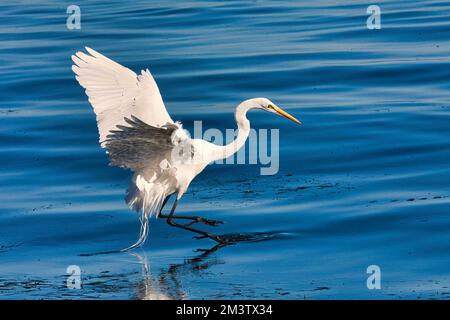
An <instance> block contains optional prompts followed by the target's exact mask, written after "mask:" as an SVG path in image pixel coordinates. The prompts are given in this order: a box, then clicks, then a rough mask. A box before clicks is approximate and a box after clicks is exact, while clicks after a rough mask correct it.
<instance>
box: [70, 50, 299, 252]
mask: <svg viewBox="0 0 450 320" xmlns="http://www.w3.org/2000/svg"><path fill="white" fill-rule="evenodd" d="M86 50H87V52H88V54H86V53H84V52H77V53H76V54H75V55H73V56H72V60H73V62H74V63H75V64H74V65H73V66H72V70H73V72H74V73H75V74H76V79H77V80H78V82H79V83H80V85H81V86H82V87H83V88H85V89H86V94H87V96H88V97H89V102H90V103H91V105H92V107H93V109H94V112H95V114H96V118H97V126H98V131H99V142H100V145H101V146H102V147H103V148H106V150H107V153H108V154H109V157H110V159H111V164H112V165H116V166H120V167H124V168H128V169H130V170H132V171H133V172H134V175H133V178H132V180H131V182H130V185H129V187H128V190H127V195H126V202H127V204H128V205H129V207H130V208H132V209H134V210H136V211H138V212H140V213H141V218H140V219H141V233H140V238H139V240H138V242H137V243H135V244H134V245H132V246H131V247H129V248H127V249H131V248H135V247H137V246H140V245H141V244H143V243H144V241H145V239H146V237H147V234H148V219H149V217H151V216H161V210H162V207H163V205H164V203H165V201H166V200H167V199H168V197H169V196H170V195H171V194H174V193H176V195H177V197H176V201H175V204H174V206H173V208H172V210H171V213H170V215H169V216H168V223H169V224H170V225H172V226H176V227H181V228H183V229H187V230H190V231H193V232H197V233H199V234H201V235H203V236H204V237H209V238H211V239H213V240H216V241H219V242H222V241H223V239H222V238H221V237H218V236H215V235H212V234H209V233H207V232H204V231H201V230H197V229H193V228H192V227H190V225H191V224H192V223H191V224H188V225H181V224H178V223H175V222H173V219H174V218H180V219H192V220H194V222H203V223H206V224H210V225H214V223H213V222H212V220H207V219H203V218H200V217H197V216H194V217H183V216H175V215H174V211H175V207H176V204H177V202H178V200H179V199H180V198H181V196H182V195H183V194H184V192H185V191H186V190H187V188H188V186H189V184H190V182H191V181H192V179H194V178H195V176H196V175H198V174H199V173H200V172H201V171H202V170H203V169H204V168H205V167H206V166H207V165H208V164H209V163H210V162H212V161H215V160H218V159H222V158H226V157H228V156H230V155H232V154H233V153H235V152H237V151H238V150H239V149H240V148H241V147H242V146H243V145H244V144H245V141H246V139H247V137H248V134H249V132H250V123H249V121H248V119H247V118H246V113H247V111H248V110H250V109H253V108H258V109H263V110H266V111H268V112H272V113H278V114H280V115H283V116H285V117H287V118H289V119H291V120H293V121H295V122H297V123H300V122H299V121H298V120H297V119H295V118H294V117H292V116H291V115H289V114H288V113H286V112H285V111H283V110H282V109H281V108H279V107H277V106H276V105H275V104H274V103H273V102H271V101H270V100H268V99H266V98H255V99H250V100H246V101H244V102H242V103H241V104H240V105H239V106H238V107H237V108H236V112H235V118H236V122H237V125H238V136H237V138H236V140H235V141H233V142H232V143H230V144H228V145H226V146H217V145H214V144H211V143H209V142H207V141H204V140H202V139H191V138H190V137H189V134H188V133H187V132H186V131H185V130H184V129H183V128H182V126H181V124H180V123H179V122H174V121H173V120H172V119H171V117H170V116H169V114H168V113H167V110H166V108H165V106H164V103H163V100H162V98H161V94H160V92H159V89H158V86H157V84H156V82H155V80H154V79H153V77H152V75H151V74H150V71H149V70H148V69H147V70H146V71H141V74H140V75H137V74H136V73H134V72H133V71H131V70H130V69H128V68H125V67H123V66H121V65H120V64H118V63H116V62H114V61H112V60H111V59H109V58H107V57H105V56H104V55H102V54H100V53H98V52H97V51H95V50H93V49H90V48H86Z"/></svg>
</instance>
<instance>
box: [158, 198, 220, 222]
mask: <svg viewBox="0 0 450 320" xmlns="http://www.w3.org/2000/svg"><path fill="white" fill-rule="evenodd" d="M169 198H170V195H169V196H167V197H166V198H165V199H164V202H163V204H162V206H161V210H160V211H159V214H158V217H159V218H166V219H168V218H169V215H168V214H164V213H162V209H163V208H164V206H165V205H166V203H167V201H168V200H169ZM172 218H173V219H187V220H192V222H190V223H188V224H186V226H188V227H189V226H191V225H193V224H194V223H198V222H200V223H204V224H207V225H209V226H214V227H216V226H218V225H219V224H222V223H223V221H220V220H213V219H205V218H202V217H199V216H178V215H172Z"/></svg>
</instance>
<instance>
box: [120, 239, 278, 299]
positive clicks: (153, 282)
mask: <svg viewBox="0 0 450 320" xmlns="http://www.w3.org/2000/svg"><path fill="white" fill-rule="evenodd" d="M276 235H277V234H276V233H274V232H256V233H247V234H244V233H239V234H228V235H223V236H222V237H223V238H225V239H226V240H228V241H229V242H228V243H226V244H224V243H218V244H216V245H215V246H213V247H211V248H209V249H196V250H194V252H201V253H200V254H198V255H197V256H194V257H192V258H189V259H185V260H184V261H183V262H182V263H177V264H171V265H170V266H169V267H168V268H167V269H163V270H161V272H160V273H159V274H158V276H156V277H154V276H153V275H152V274H151V272H150V263H149V260H148V258H147V255H146V254H145V253H143V254H139V253H137V252H129V254H130V255H132V256H134V257H136V258H137V259H138V260H139V263H140V264H141V265H142V280H141V281H140V282H138V284H137V285H136V294H135V297H134V298H136V299H139V300H180V299H187V298H188V296H187V294H186V292H185V291H184V290H183V286H182V283H181V279H180V278H181V277H182V276H186V275H187V274H197V275H198V273H199V272H202V271H205V270H207V269H209V268H210V267H211V266H214V265H218V264H225V261H224V260H222V259H219V258H217V257H212V255H213V254H214V253H216V252H217V251H219V250H220V249H222V248H224V247H228V246H232V245H235V244H238V243H239V242H256V241H266V240H270V239H273V238H274V237H276Z"/></svg>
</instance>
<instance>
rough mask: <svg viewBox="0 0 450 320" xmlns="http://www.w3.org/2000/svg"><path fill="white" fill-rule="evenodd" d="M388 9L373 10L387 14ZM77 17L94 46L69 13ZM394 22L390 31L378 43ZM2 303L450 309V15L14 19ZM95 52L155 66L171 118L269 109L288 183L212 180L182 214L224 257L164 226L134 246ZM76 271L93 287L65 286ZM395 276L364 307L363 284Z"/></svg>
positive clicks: (438, 8)
mask: <svg viewBox="0 0 450 320" xmlns="http://www.w3.org/2000/svg"><path fill="white" fill-rule="evenodd" d="M375 2H376V3H375ZM70 4H78V5H79V6H80V8H81V30H68V29H67V28H66V18H67V14H66V8H67V6H68V5H70ZM370 4H377V5H379V6H380V8H381V12H382V15H381V26H382V28H381V29H380V30H368V29H367V27H366V19H367V17H368V15H367V13H366V9H367V6H368V5H370ZM0 12H1V17H2V18H1V19H0V75H1V77H0V91H1V95H0V97H1V98H0V99H1V100H0V101H1V104H0V106H1V112H0V145H1V149H0V166H1V168H2V169H1V171H0V203H1V205H0V297H1V298H7V299H22V298H26V299H39V298H48V299H61V298H71V299H72V298H74V299H78V298H82V299H87V298H100V299H117V298H120V299H142V298H175V299H208V298H219V299H220V298H229V299H235V298H243V299H247V298H248V299H253V298H273V299H329V298H337V299H355V298H362V299H370V298H381V299H392V298H413V299H416V298H421V299H429V298H430V299H431V298H433V299H434V298H449V297H450V268H449V267H450V206H449V203H450V186H449V180H450V167H449V159H450V139H449V137H450V15H449V12H450V5H449V3H448V1H437V0H422V1H414V2H408V1H400V0H395V1H374V2H366V1H360V2H356V1H350V0H348V1H327V0H318V1H313V2H307V1H266V0H256V1H239V2H238V1H220V2H214V1H206V0H203V1H189V2H181V1H133V2H124V1H114V0H111V1H108V2H104V3H97V1H77V3H73V2H72V1H70V2H69V1H68V2H64V1H40V4H36V3H35V2H34V1H17V3H14V4H13V3H8V1H6V2H5V1H2V2H1V3H0ZM84 46H89V47H92V48H94V49H96V50H98V51H100V52H102V53H104V54H105V55H107V56H109V57H111V58H113V59H115V60H116V61H118V62H120V63H121V64H123V65H125V66H128V67H130V68H131V69H133V70H135V71H139V70H140V69H142V68H146V67H148V68H150V69H151V71H152V73H153V75H154V76H155V78H156V80H157V82H158V84H159V87H160V90H161V92H162V95H163V98H164V100H165V103H166V106H167V108H168V110H169V113H170V114H171V115H172V118H174V119H175V120H180V121H182V122H183V123H184V124H185V126H186V127H187V128H192V126H193V121H194V120H202V121H203V127H204V128H205V129H206V128H219V129H221V130H225V129H226V128H234V127H235V123H234V119H233V115H232V113H233V110H234V107H235V106H236V105H237V104H238V103H239V102H241V101H242V100H244V99H247V98H252V97H258V96H265V97H268V98H270V99H271V100H273V101H275V102H276V103H277V104H279V105H280V106H282V107H284V108H285V109H286V110H287V111H288V112H290V113H292V114H294V115H295V116H297V117H298V118H299V119H300V120H302V121H303V123H304V124H303V125H302V126H297V125H294V124H292V123H290V122H288V121H285V120H284V119H282V118H279V117H276V116H273V115H269V114H266V113H263V112H258V111H254V112H252V113H251V114H249V119H250V120H251V123H252V126H253V127H254V128H256V129H262V128H268V129H274V128H279V129H280V170H279V173H278V174H277V175H275V176H261V175H260V165H213V166H210V167H208V168H207V169H206V170H205V171H204V172H203V173H202V174H201V175H200V176H198V177H197V179H195V180H194V181H193V183H192V184H191V187H190V189H189V192H188V193H186V195H185V196H184V197H183V198H182V201H181V202H180V204H179V207H178V212H179V213H183V214H198V215H201V216H205V217H208V218H212V219H220V220H223V221H225V223H224V224H223V225H221V226H219V227H215V228H212V227H210V229H212V230H211V231H215V232H216V233H218V234H228V233H239V234H242V235H243V236H244V237H253V238H254V239H256V240H259V241H243V242H240V243H237V244H235V245H230V246H227V247H224V248H221V249H220V250H217V251H215V252H212V253H211V254H209V255H208V254H204V255H201V254H200V253H196V252H194V251H193V250H194V249H197V248H208V247H211V246H212V245H213V243H211V242H210V241H208V240H194V239H192V238H191V237H192V234H189V233H187V232H184V231H182V230H178V229H174V228H170V227H169V226H167V224H166V223H165V222H164V221H163V220H159V221H155V220H152V222H151V227H150V236H149V239H148V241H147V243H146V245H145V246H144V247H143V249H142V250H136V251H135V252H134V253H133V254H128V253H120V254H109V255H96V256H83V255H81V254H83V253H92V252H98V251H105V250H113V249H119V248H123V247H125V246H128V245H130V244H131V243H133V242H134V241H135V240H136V239H137V236H138V230H139V223H138V217H137V215H136V214H135V213H133V212H131V211H129V210H128V208H127V206H126V204H125V203H124V201H123V196H124V192H125V189H126V186H127V183H128V179H129V177H130V173H129V172H127V171H124V170H122V169H120V168H115V167H111V166H108V159H107V156H106V155H105V153H104V152H103V150H102V149H101V148H100V147H99V145H98V143H97V140H98V136H97V128H96V122H95V117H94V114H93V112H92V109H91V107H90V105H89V103H88V101H87V98H86V96H85V94H84V92H83V90H82V89H81V88H80V86H79V85H78V83H77V82H76V81H75V79H74V75H73V73H72V71H71V60H70V56H71V55H72V54H73V53H74V52H76V51H78V50H82V49H83V48H84ZM69 265H78V266H79V267H80V268H81V279H82V287H81V289H79V290H77V289H73V290H69V289H67V287H66V279H67V273H66V269H67V267H68V266H69ZM369 265H377V266H379V267H380V269H381V289H380V290H369V289H368V288H367V286H366V280H367V277H368V276H369V275H368V274H367V273H366V269H367V267H368V266H369Z"/></svg>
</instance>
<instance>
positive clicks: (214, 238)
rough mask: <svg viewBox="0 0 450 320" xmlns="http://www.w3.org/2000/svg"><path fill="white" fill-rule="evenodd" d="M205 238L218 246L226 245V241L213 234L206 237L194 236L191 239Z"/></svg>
mask: <svg viewBox="0 0 450 320" xmlns="http://www.w3.org/2000/svg"><path fill="white" fill-rule="evenodd" d="M206 238H210V239H211V240H214V241H216V242H218V243H220V244H227V243H228V241H227V240H225V239H223V238H222V237H220V236H216V235H215V234H208V235H203V236H194V237H193V239H196V240H200V239H206Z"/></svg>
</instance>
